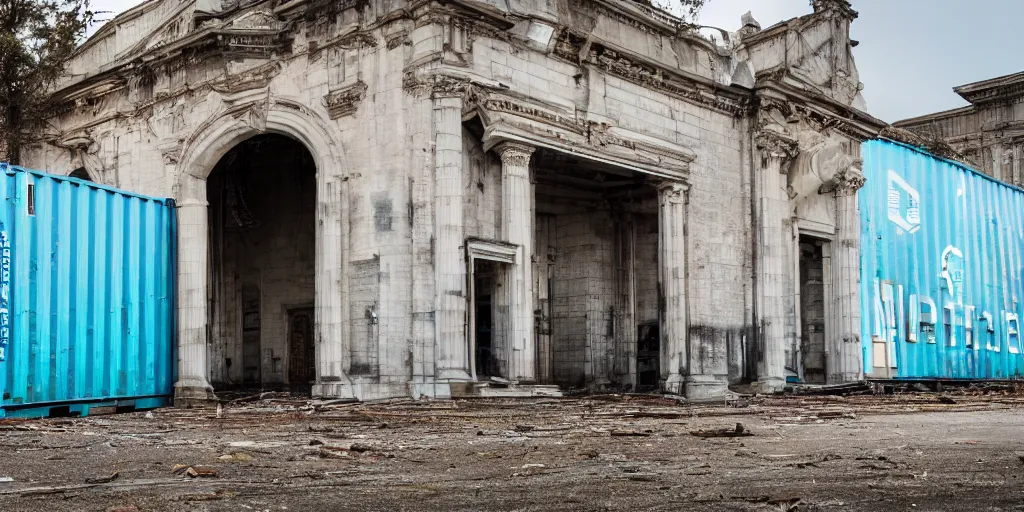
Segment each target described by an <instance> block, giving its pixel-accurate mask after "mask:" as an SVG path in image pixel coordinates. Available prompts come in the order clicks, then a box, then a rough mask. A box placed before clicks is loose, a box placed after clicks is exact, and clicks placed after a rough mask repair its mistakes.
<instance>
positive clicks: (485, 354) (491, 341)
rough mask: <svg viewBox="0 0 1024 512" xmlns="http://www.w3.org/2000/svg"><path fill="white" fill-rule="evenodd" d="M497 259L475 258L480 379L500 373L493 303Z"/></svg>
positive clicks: (477, 354) (475, 296)
mask: <svg viewBox="0 0 1024 512" xmlns="http://www.w3.org/2000/svg"><path fill="white" fill-rule="evenodd" d="M498 270H499V266H498V263H496V262H493V261H488V260H474V262H473V314H474V315H475V323H474V328H475V331H474V333H473V334H474V335H475V336H476V338H475V339H476V353H475V354H473V357H474V358H475V363H476V373H477V378H478V379H483V378H486V377H498V376H500V371H501V370H500V368H499V365H498V358H497V357H496V354H495V350H494V349H495V341H496V340H495V326H494V307H495V290H496V289H497V287H498V286H497V285H498Z"/></svg>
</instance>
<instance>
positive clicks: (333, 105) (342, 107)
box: [324, 80, 367, 119]
mask: <svg viewBox="0 0 1024 512" xmlns="http://www.w3.org/2000/svg"><path fill="white" fill-rule="evenodd" d="M366 89H367V87H366V84H365V83H364V82H363V81H362V80H360V81H357V82H356V83H354V84H352V85H350V86H348V87H346V88H344V89H339V90H337V91H333V92H331V93H330V94H328V95H327V96H324V106H325V107H327V112H328V114H330V116H331V119H338V118H341V117H345V116H351V115H354V114H355V113H356V110H358V109H359V102H361V101H362V100H363V98H364V97H366Z"/></svg>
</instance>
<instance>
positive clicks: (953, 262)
mask: <svg viewBox="0 0 1024 512" xmlns="http://www.w3.org/2000/svg"><path fill="white" fill-rule="evenodd" d="M861 147H862V153H863V157H864V174H865V176H866V177H867V184H866V185H865V186H864V188H863V189H861V191H860V194H859V196H860V197H859V205H860V215H861V230H862V237H861V243H862V246H861V311H862V312H863V315H862V318H863V323H862V328H861V341H862V346H863V351H864V368H865V373H866V374H867V375H868V376H869V377H875V378H913V379H917V378H926V379H932V378H943V379H1015V378H1020V377H1021V375H1022V374H1024V354H1022V352H1024V350H1022V346H1021V337H1020V330H1021V323H1020V322H1021V317H1022V315H1024V303H1022V302H1021V299H1022V298H1024V273H1022V272H1024V191H1022V190H1020V189H1018V188H1015V187H1011V186H1009V185H1006V184H1004V183H1001V182H998V181H996V180H993V179H992V178H989V177H987V176H985V175H983V174H981V173H979V172H976V171H974V170H972V169H970V168H968V167H965V166H962V165H960V164H957V163H954V162H951V161H947V160H943V159H940V158H937V157H934V156H932V155H930V154H928V153H925V152H923V151H920V150H917V149H915V148H911V147H908V146H904V145H901V144H897V143H894V142H888V141H871V142H868V143H865V144H863V145H862V146H861Z"/></svg>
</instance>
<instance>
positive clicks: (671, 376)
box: [658, 182, 689, 394]
mask: <svg viewBox="0 0 1024 512" xmlns="http://www.w3.org/2000/svg"><path fill="white" fill-rule="evenodd" d="M658 288H659V295H660V297H659V298H660V300H659V303H660V308H659V309H660V310H661V315H660V320H661V326H660V330H661V343H660V344H661V354H660V361H661V388H662V390H664V391H665V392H668V393H676V394H682V393H683V392H684V385H683V375H685V374H688V373H689V369H688V368H687V365H688V363H689V361H688V360H687V357H686V354H687V349H686V340H687V325H686V306H687V304H686V186H685V185H683V184H682V183H678V182H665V183H662V184H660V185H659V186H658Z"/></svg>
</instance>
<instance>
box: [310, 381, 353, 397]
mask: <svg viewBox="0 0 1024 512" xmlns="http://www.w3.org/2000/svg"><path fill="white" fill-rule="evenodd" d="M312 395H313V397H314V398H357V396H356V392H355V389H353V387H352V383H351V382H349V381H348V379H345V378H342V379H340V380H336V381H328V382H317V383H316V384H313V393H312Z"/></svg>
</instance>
